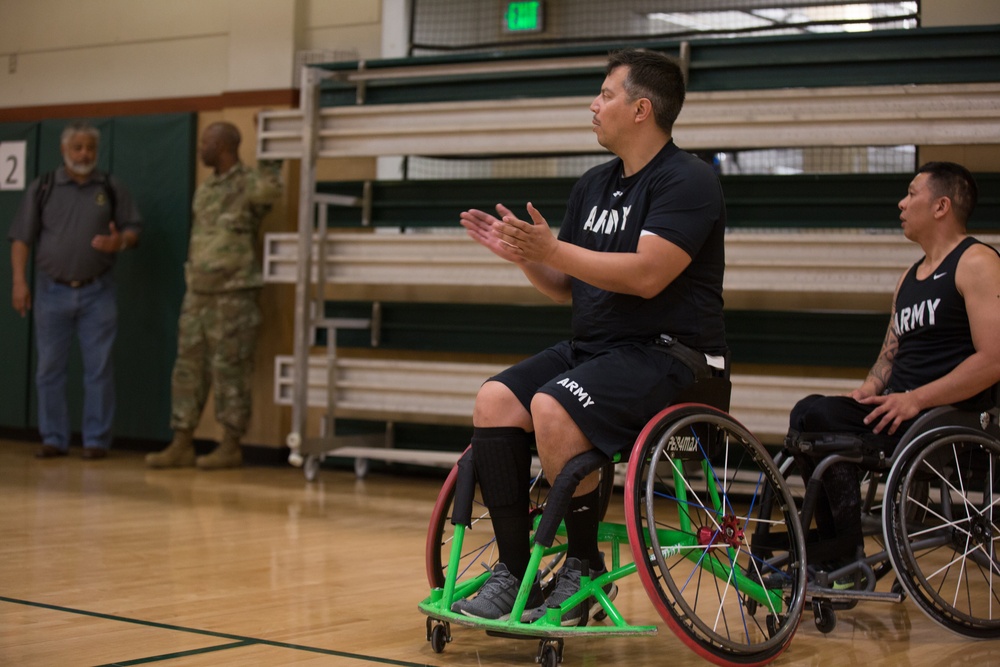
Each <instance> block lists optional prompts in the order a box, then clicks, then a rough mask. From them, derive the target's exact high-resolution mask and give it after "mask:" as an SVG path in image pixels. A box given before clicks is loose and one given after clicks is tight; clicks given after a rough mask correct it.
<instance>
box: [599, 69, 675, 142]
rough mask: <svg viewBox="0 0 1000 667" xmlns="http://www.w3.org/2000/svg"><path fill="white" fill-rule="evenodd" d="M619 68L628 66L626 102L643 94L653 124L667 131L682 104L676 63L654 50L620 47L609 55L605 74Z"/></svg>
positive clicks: (641, 96) (670, 127) (671, 128)
mask: <svg viewBox="0 0 1000 667" xmlns="http://www.w3.org/2000/svg"><path fill="white" fill-rule="evenodd" d="M619 67H628V76H627V77H625V94H626V95H628V97H629V101H632V100H637V99H640V98H643V97H645V98H646V99H648V100H649V101H650V102H652V104H653V117H654V119H655V120H656V124H657V125H658V126H659V127H660V129H662V130H663V131H664V132H666V133H667V134H670V133H671V132H672V131H673V128H674V121H676V120H677V116H678V115H679V114H680V112H681V107H682V106H684V93H685V86H684V72H683V71H682V70H681V68H680V65H678V64H677V62H676V61H675V60H674V59H673V58H671V57H670V56H668V55H666V54H663V53H659V52H657V51H643V50H641V49H622V50H621V51H613V52H611V54H609V56H608V66H607V69H606V70H605V75H609V74H611V72H613V71H614V70H616V69H618V68H619Z"/></svg>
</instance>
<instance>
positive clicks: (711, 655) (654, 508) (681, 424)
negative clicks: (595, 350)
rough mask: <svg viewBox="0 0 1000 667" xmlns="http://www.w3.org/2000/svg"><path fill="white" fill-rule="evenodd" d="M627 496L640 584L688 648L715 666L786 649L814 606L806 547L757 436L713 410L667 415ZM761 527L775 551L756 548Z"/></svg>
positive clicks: (638, 449) (647, 438) (646, 439)
mask: <svg viewBox="0 0 1000 667" xmlns="http://www.w3.org/2000/svg"><path fill="white" fill-rule="evenodd" d="M765 494H767V495H768V496H769V497H770V499H771V500H770V502H768V503H767V506H768V507H767V509H766V510H764V509H762V498H763V497H764V495H765ZM625 498H626V501H625V505H626V518H627V524H628V526H627V528H628V533H629V542H630V545H631V547H632V553H633V557H634V559H635V562H636V565H637V569H638V572H639V577H640V579H641V580H642V583H643V586H644V587H645V589H646V592H647V593H648V595H649V598H650V600H652V602H653V604H654V606H655V607H656V609H657V611H658V612H659V614H660V616H661V617H662V618H663V619H664V621H666V623H667V625H668V626H669V627H670V629H671V630H673V631H674V633H675V634H677V636H678V637H680V638H681V640H682V641H684V642H685V643H686V644H687V645H688V646H689V647H691V648H692V649H693V650H694V651H695V652H696V653H698V655H700V656H701V657H703V658H705V659H707V660H710V661H712V662H714V663H716V664H718V665H759V664H764V663H766V662H769V661H771V660H773V659H774V658H776V657H777V656H778V655H780V654H781V652H782V651H784V649H785V648H786V647H787V646H788V644H789V642H790V641H791V639H792V636H793V635H794V634H795V630H796V628H797V626H798V624H799V619H800V618H801V615H802V609H803V605H804V603H805V590H806V567H805V565H806V564H805V540H804V538H803V535H802V531H801V529H800V528H799V521H798V514H797V511H796V507H795V502H794V499H793V498H792V495H791V494H790V493H789V491H788V487H787V486H786V485H785V482H784V479H783V477H782V473H781V471H780V470H779V469H778V468H777V467H776V466H775V464H774V462H773V460H772V458H771V456H770V454H769V453H768V452H767V450H766V449H765V448H764V447H763V445H761V444H760V442H758V440H757V439H756V438H755V437H754V436H753V435H751V434H750V433H749V432H748V431H747V430H746V429H745V428H743V427H742V426H741V425H740V424H739V423H738V422H736V421H735V420H733V419H732V418H731V417H729V415H727V414H726V413H725V412H722V411H720V410H717V409H715V408H711V407H708V406H705V405H700V404H684V405H677V406H673V407H670V408H667V409H666V410H664V411H663V412H661V413H660V414H659V415H657V416H656V417H655V418H653V419H652V420H651V421H650V422H649V423H648V424H647V425H646V428H645V429H643V431H642V433H640V435H639V437H638V438H637V440H636V443H635V447H634V448H633V450H632V455H631V460H630V462H629V469H628V474H627V481H626V487H625ZM761 524H766V525H768V526H769V527H770V530H769V531H766V535H767V536H768V544H767V545H766V549H755V548H754V540H755V539H756V535H758V534H761V531H758V530H757V527H758V526H759V525H761Z"/></svg>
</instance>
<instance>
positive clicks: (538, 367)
mask: <svg viewBox="0 0 1000 667" xmlns="http://www.w3.org/2000/svg"><path fill="white" fill-rule="evenodd" d="M490 379H491V380H495V381H497V382H501V383H503V384H504V385H506V386H507V387H508V388H509V389H510V390H511V391H512V392H514V395H515V396H517V398H518V400H519V401H521V404H522V405H523V406H524V407H525V409H527V410H528V411H529V412H530V410H531V399H532V397H533V396H534V395H535V394H536V393H538V392H541V393H544V394H548V395H549V396H552V397H553V398H555V399H556V400H557V401H559V404H560V405H562V407H563V409H565V410H566V412H567V413H569V416H570V417H571V418H572V419H573V421H574V422H576V425H577V426H579V427H580V430H581V431H583V434H584V435H585V436H587V438H588V439H589V440H590V442H591V444H593V445H594V446H595V447H597V448H598V449H600V450H601V451H603V452H604V453H606V454H607V455H608V456H613V455H614V454H616V453H617V452H619V451H622V450H625V449H630V448H631V447H632V445H633V444H634V443H635V439H636V436H638V435H639V431H641V430H642V428H643V427H644V426H645V425H646V422H648V421H649V420H650V419H652V418H653V416H654V415H656V414H657V413H658V412H659V411H660V410H662V409H663V408H665V407H667V406H668V405H670V404H671V403H672V402H673V401H674V399H675V397H676V396H677V395H678V393H680V392H681V391H682V390H683V389H685V388H687V387H688V386H689V385H691V384H692V383H693V382H694V373H692V372H691V369H689V368H688V367H687V366H685V365H684V364H683V363H682V362H681V361H680V360H678V359H677V358H676V357H674V356H672V355H670V354H666V353H664V352H663V351H661V350H659V349H656V348H654V347H653V345H652V344H649V345H643V344H640V343H621V344H618V345H614V346H611V347H608V348H606V349H603V350H600V351H598V352H588V351H583V350H581V349H580V348H579V347H578V346H576V345H574V344H573V343H572V342H569V341H563V342H561V343H557V344H555V345H553V346H552V347H550V348H548V349H547V350H544V351H542V352H540V353H538V354H536V355H535V356H533V357H531V358H529V359H525V360H524V361H522V362H520V363H518V364H515V365H514V366H511V367H510V368H508V369H506V370H505V371H503V372H501V373H499V374H497V375H496V376H494V377H492V378H490Z"/></svg>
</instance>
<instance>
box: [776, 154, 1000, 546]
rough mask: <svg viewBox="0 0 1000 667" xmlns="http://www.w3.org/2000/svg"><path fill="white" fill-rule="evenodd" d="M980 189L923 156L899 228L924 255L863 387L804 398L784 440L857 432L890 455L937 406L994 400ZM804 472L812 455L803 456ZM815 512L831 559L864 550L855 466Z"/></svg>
mask: <svg viewBox="0 0 1000 667" xmlns="http://www.w3.org/2000/svg"><path fill="white" fill-rule="evenodd" d="M977 197H978V191H977V187H976V182H975V180H974V179H973V177H972V174H970V173H969V171H968V170H967V169H965V168H964V167H962V166H961V165H957V164H954V163H951V162H929V163H927V164H925V165H924V166H922V167H921V168H920V169H919V170H918V171H917V175H916V176H915V177H914V178H913V180H912V181H911V183H910V186H909V189H908V191H907V194H906V197H904V198H903V199H902V200H901V201H900V202H899V209H900V216H899V218H900V220H901V221H902V227H903V234H904V235H905V236H906V238H907V239H909V240H911V241H913V242H915V243H917V244H919V245H920V247H921V248H922V249H923V251H924V257H923V258H922V259H920V260H919V261H918V262H916V263H915V264H914V265H913V266H912V267H910V269H909V270H908V271H906V273H905V274H904V275H903V276H902V278H901V279H900V281H899V283H898V284H897V286H896V293H895V295H894V297H893V303H892V317H891V321H890V322H889V328H888V331H887V332H886V336H885V341H884V342H883V344H882V351H881V353H880V354H879V357H878V359H877V360H876V361H875V365H874V366H872V368H871V370H870V371H869V373H868V377H867V378H866V379H865V381H864V382H863V383H862V384H861V386H860V387H858V388H857V389H855V390H854V391H852V392H851V393H849V394H847V395H846V396H817V395H813V396H807V397H806V398H804V399H802V400H801V401H799V402H798V403H797V404H796V405H795V407H794V408H793V409H792V413H791V418H790V428H789V434H788V438H789V439H790V440H794V439H795V438H797V437H798V435H799V434H800V433H860V434H865V435H866V436H867V438H868V439H870V441H871V442H872V443H873V444H874V445H876V446H877V447H880V448H881V449H882V450H883V451H884V452H885V453H886V454H887V455H888V454H890V453H891V452H892V450H893V448H894V447H895V445H896V444H897V443H898V442H899V438H900V437H901V436H902V435H903V433H904V432H905V431H906V429H907V428H908V427H909V426H910V425H911V424H912V423H913V422H914V421H915V420H916V418H917V417H919V416H920V415H921V414H922V413H924V412H926V411H927V410H930V409H931V408H934V407H938V406H942V405H958V406H959V407H963V408H966V409H969V410H976V411H979V410H985V409H987V408H989V407H992V406H991V404H990V403H991V400H992V399H991V389H992V387H993V386H994V385H995V384H997V382H1000V336H997V333H996V332H997V331H998V328H1000V255H998V253H997V251H996V250H995V249H994V248H992V247H991V246H988V245H986V244H983V243H980V242H979V241H977V240H976V239H974V238H972V237H971V236H968V235H967V232H966V224H967V221H968V219H969V217H970V216H971V215H972V211H973V209H974V208H975V205H976V200H977ZM799 460H800V463H801V464H802V465H803V468H804V469H805V471H804V472H805V473H806V474H808V473H809V472H811V470H813V469H815V465H816V464H817V463H818V461H815V460H807V459H806V457H804V456H800V457H799ZM823 479H824V485H823V486H824V488H825V490H826V501H827V502H823V499H822V498H821V499H820V502H819V503H818V506H817V508H816V519H817V524H818V528H819V533H820V535H819V537H820V539H822V540H831V541H832V542H833V546H834V548H833V549H832V550H828V551H827V552H826V553H825V557H826V558H829V559H830V560H832V561H835V562H836V561H844V560H853V557H854V556H855V554H856V552H857V550H858V548H859V547H860V546H862V534H861V495H860V485H859V483H858V476H857V468H856V466H855V465H854V464H852V463H843V462H841V463H836V464H834V465H832V466H830V468H828V469H827V472H826V474H825V475H824V478H823Z"/></svg>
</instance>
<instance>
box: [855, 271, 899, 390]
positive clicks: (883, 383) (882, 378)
mask: <svg viewBox="0 0 1000 667" xmlns="http://www.w3.org/2000/svg"><path fill="white" fill-rule="evenodd" d="M899 283H902V278H901V279H900V281H899ZM899 283H897V284H896V292H897V293H898V292H899ZM895 321H896V294H895V293H894V294H893V295H892V311H891V312H890V313H889V326H888V328H887V329H886V331H885V340H883V341H882V351H881V352H879V355H878V359H876V360H875V363H874V364H873V365H872V367H871V370H869V371H868V377H866V378H865V381H864V382H863V383H862V384H861V386H860V387H858V388H857V389H855V390H854V391H852V392H850V393H849V394H847V395H848V396H850V397H851V398H853V399H854V400H856V401H860V400H861V399H863V398H868V397H869V396H878V395H879V394H881V393H882V392H883V391H885V388H886V387H888V386H889V378H890V377H891V376H892V362H893V360H894V359H895V358H896V352H897V351H898V350H899V339H898V338H897V337H896V330H895V328H894V326H893V323H894V322H895Z"/></svg>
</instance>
